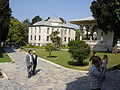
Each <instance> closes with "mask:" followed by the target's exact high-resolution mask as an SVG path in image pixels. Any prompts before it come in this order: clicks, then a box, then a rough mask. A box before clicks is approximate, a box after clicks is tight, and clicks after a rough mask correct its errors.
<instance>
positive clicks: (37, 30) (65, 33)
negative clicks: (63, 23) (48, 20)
mask: <svg viewBox="0 0 120 90" xmlns="http://www.w3.org/2000/svg"><path fill="white" fill-rule="evenodd" d="M48 29H49V30H48ZM53 31H59V32H60V34H59V35H58V36H59V37H61V39H62V44H63V45H67V44H68V42H69V40H68V39H70V40H75V31H74V30H73V29H69V28H56V27H46V26H36V27H29V37H28V41H29V44H31V45H36V46H43V45H46V43H52V42H51V40H50V34H52V32H53ZM35 37H36V39H35ZM39 37H40V39H39ZM47 37H49V40H48V41H47ZM31 38H32V39H31ZM65 38H66V40H65Z"/></svg>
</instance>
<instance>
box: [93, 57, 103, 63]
mask: <svg viewBox="0 0 120 90" xmlns="http://www.w3.org/2000/svg"><path fill="white" fill-rule="evenodd" d="M100 61H101V59H100V58H98V57H94V58H93V60H92V64H97V63H98V62H100Z"/></svg>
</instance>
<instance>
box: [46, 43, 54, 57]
mask: <svg viewBox="0 0 120 90" xmlns="http://www.w3.org/2000/svg"><path fill="white" fill-rule="evenodd" d="M45 50H46V51H47V52H49V57H50V56H51V53H52V51H55V46H54V45H52V44H51V43H48V44H46V46H45Z"/></svg>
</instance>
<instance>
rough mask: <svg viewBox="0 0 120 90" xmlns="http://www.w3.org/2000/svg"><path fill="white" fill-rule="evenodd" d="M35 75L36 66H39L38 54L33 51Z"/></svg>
mask: <svg viewBox="0 0 120 90" xmlns="http://www.w3.org/2000/svg"><path fill="white" fill-rule="evenodd" d="M32 56H33V75H35V69H36V66H37V55H36V52H35V51H33V55H32Z"/></svg>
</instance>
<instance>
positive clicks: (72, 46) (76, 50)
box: [68, 41, 90, 65]
mask: <svg viewBox="0 0 120 90" xmlns="http://www.w3.org/2000/svg"><path fill="white" fill-rule="evenodd" d="M68 46H69V52H70V53H71V54H72V57H73V58H74V59H76V60H77V61H78V62H79V64H80V65H83V60H84V59H86V58H87V57H88V56H89V55H90V47H89V45H88V44H86V43H85V42H84V41H71V42H69V44H68Z"/></svg>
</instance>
